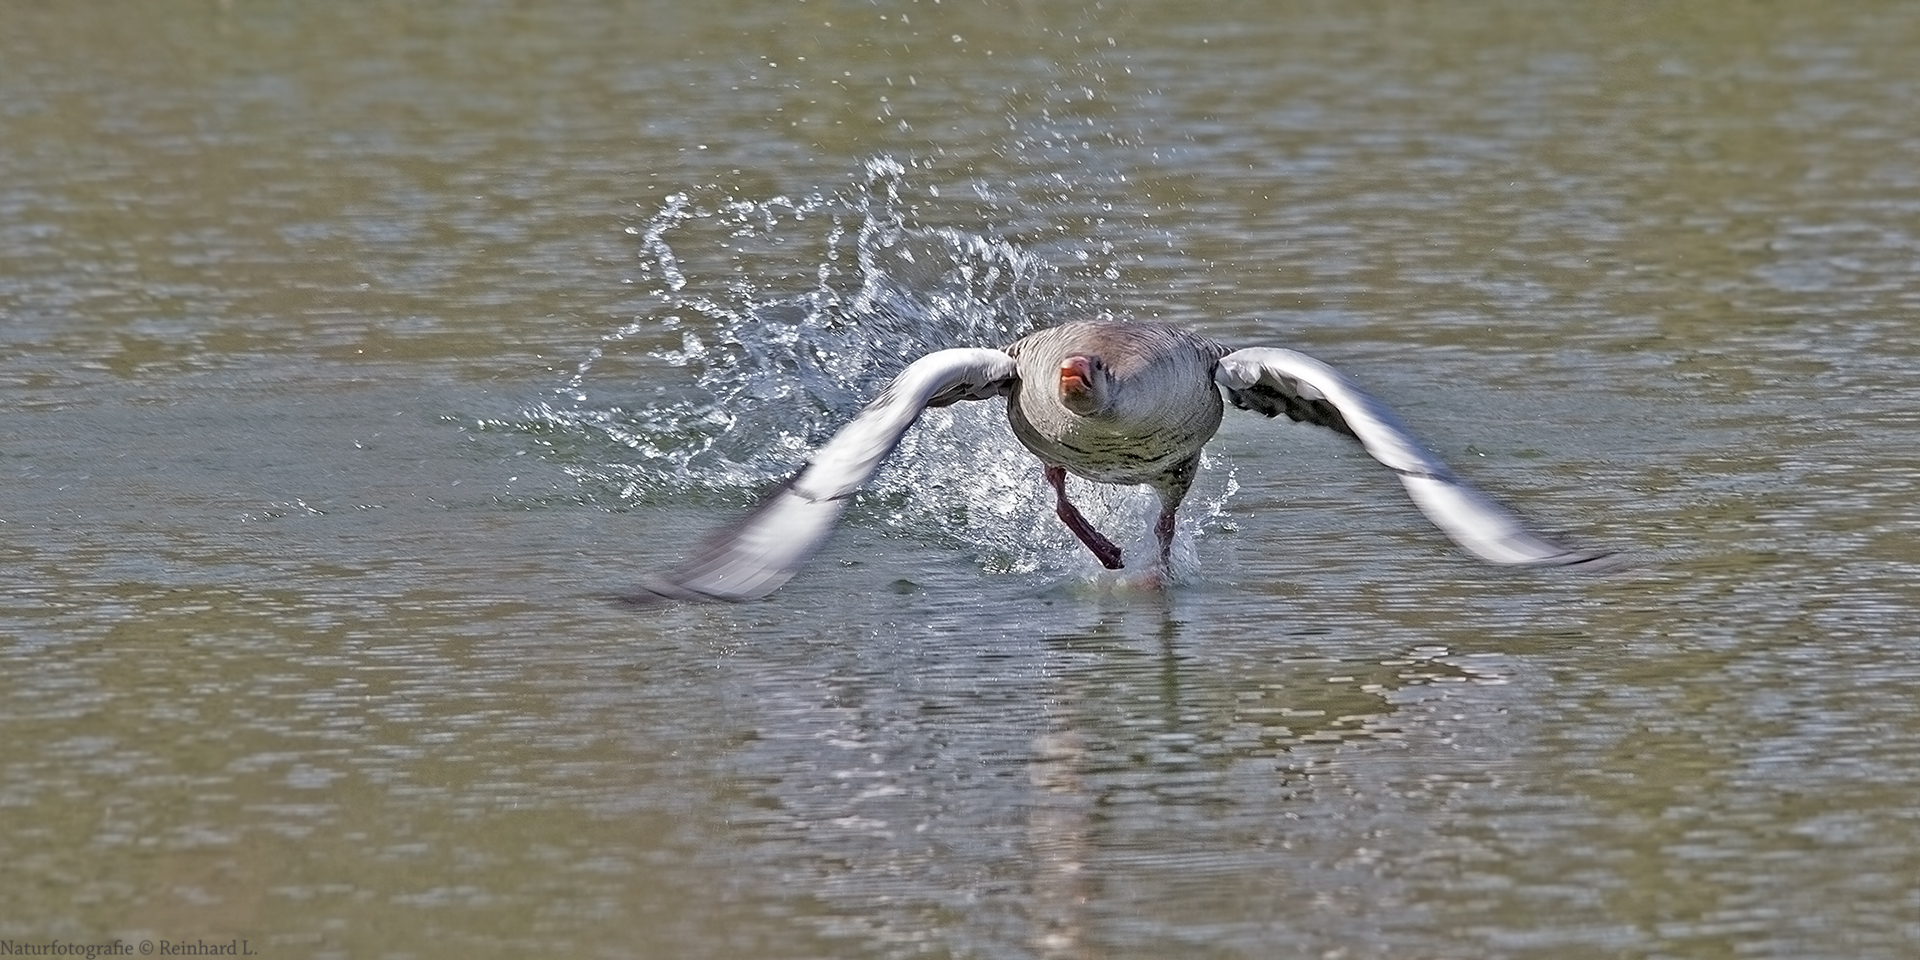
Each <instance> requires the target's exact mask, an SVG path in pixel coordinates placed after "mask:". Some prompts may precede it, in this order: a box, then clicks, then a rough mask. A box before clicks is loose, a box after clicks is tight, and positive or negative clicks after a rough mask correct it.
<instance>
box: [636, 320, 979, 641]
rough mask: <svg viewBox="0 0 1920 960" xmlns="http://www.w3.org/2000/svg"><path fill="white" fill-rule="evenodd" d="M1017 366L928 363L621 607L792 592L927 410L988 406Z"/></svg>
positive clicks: (943, 355) (948, 354)
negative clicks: (790, 584)
mask: <svg viewBox="0 0 1920 960" xmlns="http://www.w3.org/2000/svg"><path fill="white" fill-rule="evenodd" d="M1014 374H1015V365H1014V359H1013V358H1012V357H1011V356H1008V355H1007V354H1006V353H1004V352H1002V351H999V350H986V349H978V348H962V349H955V350H941V351H937V352H935V353H930V354H927V355H926V356H924V357H921V358H920V359H918V360H915V361H914V362H913V363H912V364H910V365H908V367H907V368H906V369H905V370H903V371H901V372H900V375H899V376H898V377H895V378H894V380H893V382H892V383H890V384H888V385H887V388H886V389H885V390H883V391H881V392H880V395H879V396H878V397H875V398H874V400H873V402H872V403H869V404H867V406H866V409H864V410H861V411H860V415H859V416H857V417H854V418H853V422H851V423H849V424H847V425H846V426H845V427H843V428H841V430H840V432H839V433H837V434H834V436H833V439H831V440H829V441H827V443H826V445H824V446H822V447H821V448H820V449H819V450H818V451H815V453H814V456H813V462H812V463H809V464H808V465H807V466H806V467H805V468H804V469H802V470H801V471H800V472H799V473H797V474H795V475H794V476H793V477H792V478H791V479H789V480H787V481H786V482H785V483H783V484H781V485H780V487H779V488H778V489H776V490H774V491H773V493H772V494H770V495H768V497H767V498H766V499H765V500H763V501H761V502H760V505H759V506H757V507H755V508H754V509H753V511H752V512H751V513H749V514H747V515H746V516H745V517H743V518H741V520H740V521H739V522H737V523H735V524H733V525H732V526H730V527H727V528H726V529H724V530H721V531H720V532H719V533H718V534H715V535H714V537H713V538H712V539H711V540H709V541H708V542H707V544H706V546H705V547H704V548H702V550H701V551H700V553H699V554H698V555H697V556H695V557H694V558H693V559H691V560H689V561H687V562H686V563H685V564H683V565H681V566H680V567H678V568H676V569H674V570H672V571H670V572H668V573H666V574H663V575H661V576H658V577H654V578H650V579H648V580H647V581H646V582H644V583H643V584H642V585H641V588H640V592H638V593H636V594H632V595H629V596H627V597H624V598H623V599H625V600H628V601H630V602H634V603H640V604H652V603H659V602H663V601H667V600H751V599H754V598H756V597H763V596H766V595H767V594H769V593H772V592H773V591H774V590H776V589H778V588H779V586H780V585H781V584H783V583H786V582H787V580H788V579H789V578H791V577H792V576H793V575H794V573H796V572H797V571H798V570H799V569H800V566H801V564H803V563H805V562H806V560H807V558H808V557H811V556H812V555H813V553H814V551H815V550H818V549H819V548H820V545H821V544H822V543H824V542H826V539H827V535H828V534H830V533H832V532H833V525H834V522H835V521H837V520H839V519H840V514H841V513H842V512H844V511H845V510H846V508H847V502H848V500H849V499H850V498H851V497H852V496H853V493H854V491H856V490H859V489H860V487H861V485H863V484H865V483H866V482H867V479H868V478H869V477H872V476H873V473H874V471H875V470H878V469H879V468H880V462H881V461H882V460H885V459H886V457H887V455H888V454H890V453H892V452H893V448H894V447H896V446H898V445H899V443H900V438H901V437H902V436H905V435H906V432H907V429H908V428H910V427H912V426H913V424H914V422H915V421H917V420H919V419H920V414H921V412H922V411H924V410H925V409H926V408H928V407H944V406H947V405H948V404H951V403H956V402H958V401H961V400H984V399H986V398H988V397H994V396H1000V395H1002V394H1005V393H1006V392H1008V390H1010V389H1011V388H1012V386H1013V381H1014Z"/></svg>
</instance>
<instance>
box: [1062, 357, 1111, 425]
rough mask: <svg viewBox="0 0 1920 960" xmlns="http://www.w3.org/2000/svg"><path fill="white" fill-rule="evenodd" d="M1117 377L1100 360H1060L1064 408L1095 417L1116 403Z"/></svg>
mask: <svg viewBox="0 0 1920 960" xmlns="http://www.w3.org/2000/svg"><path fill="white" fill-rule="evenodd" d="M1112 394H1113V376H1112V375H1111V374H1109V373H1108V372H1107V365H1106V364H1104V363H1101V362H1100V358H1098V357H1089V356H1072V357H1068V358H1066V359H1065V360H1062V361H1060V405H1061V406H1063V407H1066V408H1067V409H1068V410H1071V411H1073V412H1074V413H1077V414H1079V415H1080V416H1083V417H1091V416H1095V415H1097V414H1099V413H1101V412H1102V411H1104V410H1106V409H1107V407H1108V406H1109V405H1110V404H1111V403H1112V400H1113V396H1112Z"/></svg>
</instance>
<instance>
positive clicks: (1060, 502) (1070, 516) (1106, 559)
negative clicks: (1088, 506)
mask: <svg viewBox="0 0 1920 960" xmlns="http://www.w3.org/2000/svg"><path fill="white" fill-rule="evenodd" d="M1047 483H1049V484H1051V485H1052V486H1053V496H1054V503H1055V508H1054V513H1055V514H1057V515H1058V516H1059V517H1060V522H1061V523H1064V524H1066V525H1067V529H1068V530H1072V531H1073V535H1074V536H1076V537H1079V538H1080V542H1081V543H1084V544H1086V545H1087V549H1088V550H1091V551H1093V555H1094V557H1096V558H1098V559H1099V561H1100V565H1101V566H1103V567H1106V568H1107V569H1108V570H1118V569H1120V567H1121V563H1120V548H1119V547H1116V546H1114V545H1113V541H1112V540H1108V539H1107V538H1106V537H1105V536H1103V535H1102V534H1101V533H1100V531H1098V530H1095V529H1094V528H1093V524H1091V523H1088V522H1087V518H1086V517H1083V516H1081V515H1080V511H1079V509H1078V508H1076V507H1075V506H1074V505H1073V503H1072V502H1071V501H1069V500H1068V499H1067V468H1065V467H1056V466H1054V465H1053V464H1051V463H1049V464H1047Z"/></svg>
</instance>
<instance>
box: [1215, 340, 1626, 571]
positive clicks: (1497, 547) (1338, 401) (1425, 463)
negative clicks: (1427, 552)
mask: <svg viewBox="0 0 1920 960" xmlns="http://www.w3.org/2000/svg"><path fill="white" fill-rule="evenodd" d="M1214 381H1215V382H1217V383H1218V384H1219V385H1220V386H1221V387H1222V388H1223V389H1225V390H1226V392H1227V398H1228V399H1229V400H1231V401H1233V404H1234V406H1237V407H1240V408H1241V409H1243V410H1254V411H1258V412H1260V413H1264V414H1266V415H1267V416H1269V417H1271V416H1275V415H1278V414H1281V413H1284V414H1286V415H1287V416H1289V417H1292V418H1293V419H1295V420H1300V421H1305V422H1308V423H1317V424H1319V425H1321V426H1324V427H1328V428H1331V429H1333V430H1336V431H1338V432H1340V433H1344V434H1346V435H1347V436H1350V437H1353V438H1354V439H1356V440H1358V441H1360V445H1361V446H1363V447H1365V448H1366V451H1367V453H1368V454H1370V455H1372V457H1373V458H1374V459H1375V460H1378V461H1380V462H1381V463H1383V464H1385V465H1386V466H1387V467H1388V469H1391V470H1392V471H1393V472H1394V473H1395V474H1396V475H1398V476H1399V477H1400V483H1401V484H1402V485H1404V486H1405V487H1406V488H1407V493H1408V494H1409V495H1410V496H1412V497H1413V502H1414V503H1415V504H1416V505H1417V506H1419V508H1420V512H1422V513H1424V514H1426V516H1427V519H1429V520H1431V521H1433V524H1434V526H1437V527H1439V528H1440V529H1441V530H1443V531H1445V532H1446V534H1447V536H1449V537H1452V538H1453V539H1454V541H1455V542H1456V543H1458V544H1460V545H1461V546H1462V547H1465V548H1467V549H1468V550H1470V551H1472V552H1473V553H1474V554H1475V555H1477V556H1479V557H1480V558H1482V559H1484V560H1488V561H1491V562H1493V563H1526V564H1541V565H1548V566H1554V565H1560V566H1564V565H1568V564H1575V563H1586V562H1589V561H1593V560H1598V559H1600V558H1602V557H1604V556H1606V554H1604V553H1594V552H1590V551H1582V550H1570V549H1568V548H1566V547H1563V546H1560V545H1559V544H1556V543H1553V542H1551V541H1549V540H1546V539H1544V538H1542V537H1540V536H1538V535H1537V534H1534V533H1533V532H1531V531H1529V530H1528V529H1527V528H1526V527H1525V526H1524V525H1523V524H1522V523H1521V522H1520V518H1518V517H1516V516H1514V515H1513V513H1512V512H1511V511H1509V510H1507V508H1505V507H1503V506H1501V505H1499V504H1497V503H1495V502H1493V501H1492V500H1491V499H1489V498H1488V497H1487V496H1486V495H1485V494H1483V493H1481V492H1480V491H1478V490H1476V489H1474V488H1473V487H1472V486H1471V485H1469V484H1468V483H1467V482H1466V481H1464V480H1462V479H1460V478H1459V477H1458V476H1456V475H1455V474H1454V472H1453V471H1452V470H1451V469H1449V468H1448V467H1447V465H1446V464H1445V463H1443V462H1441V460H1440V458H1439V457H1436V456H1434V455H1433V453H1432V452H1431V451H1429V450H1427V448H1426V447H1424V446H1421V444H1420V441H1419V440H1417V439H1415V438H1414V436H1413V434H1412V433H1411V432H1410V431H1408V430H1407V428H1406V426H1405V425H1403V424H1402V423H1401V422H1400V418H1398V417H1396V416H1394V415H1393V411H1391V410H1388V409H1387V407H1386V405H1385V404H1383V403H1381V402H1380V401H1379V400H1376V399H1374V398H1373V397H1372V396H1370V395H1369V394H1368V393H1367V392H1366V391H1364V390H1362V389H1360V388H1359V387H1358V386H1357V385H1355V384H1354V382H1353V381H1351V380H1349V379H1347V377H1346V376H1345V375H1344V374H1342V373H1341V372H1340V371H1338V370H1335V369H1334V368H1332V367H1330V366H1328V365H1326V364H1324V363H1322V362H1320V361H1318V360H1315V359H1314V358H1312V357H1309V356H1307V355H1306V354H1304V353H1297V352H1295V351H1292V350H1282V349H1279V348H1275V347H1250V348H1248V349H1245V350H1236V351H1234V352H1232V353H1229V354H1227V355H1226V356H1224V357H1221V358H1220V362H1219V365H1218V366H1217V367H1215V369H1214Z"/></svg>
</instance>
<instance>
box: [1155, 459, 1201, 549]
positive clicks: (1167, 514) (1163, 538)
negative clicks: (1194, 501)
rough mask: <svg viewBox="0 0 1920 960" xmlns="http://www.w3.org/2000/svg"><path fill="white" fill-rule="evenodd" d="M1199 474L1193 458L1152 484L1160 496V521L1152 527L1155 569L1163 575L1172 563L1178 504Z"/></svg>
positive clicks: (1196, 462) (1197, 464) (1196, 461)
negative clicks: (1156, 546) (1157, 554)
mask: <svg viewBox="0 0 1920 960" xmlns="http://www.w3.org/2000/svg"><path fill="white" fill-rule="evenodd" d="M1199 472H1200V458H1199V457H1194V458H1193V459H1191V460H1188V461H1186V462H1185V463H1182V464H1180V465H1179V466H1177V467H1174V468H1173V472H1172V473H1170V474H1168V475H1166V476H1164V477H1162V478H1160V480H1158V481H1156V482H1155V483H1154V485H1153V486H1154V488H1155V490H1156V491H1158V492H1159V494H1160V519H1159V520H1157V521H1155V523H1154V525H1153V534H1154V536H1155V537H1156V538H1157V539H1158V540H1159V541H1160V565H1159V567H1158V568H1156V569H1157V570H1158V571H1159V572H1160V573H1163V574H1164V573H1165V572H1166V571H1167V570H1168V569H1169V568H1170V567H1171V565H1172V563H1173V532H1174V530H1175V529H1176V528H1177V526H1178V524H1179V520H1178V517H1179V514H1180V504H1181V503H1182V502H1184V501H1185V500H1186V499H1187V491H1188V490H1189V489H1191V488H1192V487H1193V478H1194V475H1195V474H1197V473H1199Z"/></svg>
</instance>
